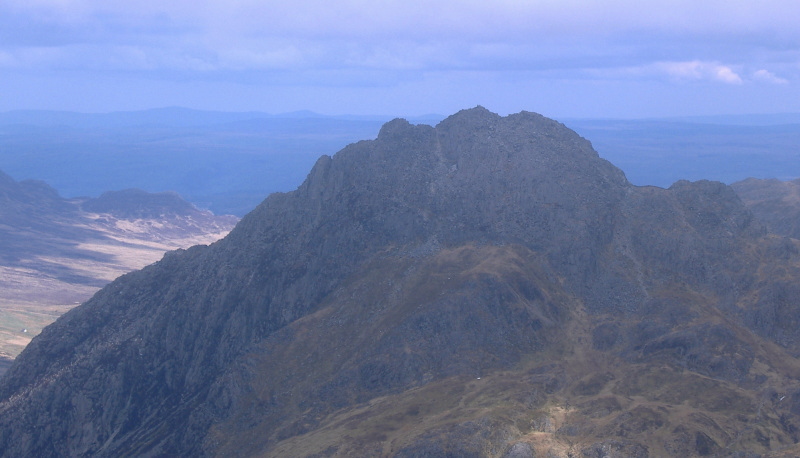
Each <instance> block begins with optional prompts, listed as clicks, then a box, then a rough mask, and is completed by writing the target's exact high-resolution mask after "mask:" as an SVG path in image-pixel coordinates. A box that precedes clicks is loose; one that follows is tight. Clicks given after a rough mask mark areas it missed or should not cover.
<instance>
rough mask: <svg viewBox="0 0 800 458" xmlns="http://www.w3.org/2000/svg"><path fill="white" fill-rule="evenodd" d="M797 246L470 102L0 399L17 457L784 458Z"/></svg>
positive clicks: (713, 200) (795, 396)
mask: <svg viewBox="0 0 800 458" xmlns="http://www.w3.org/2000/svg"><path fill="white" fill-rule="evenodd" d="M799 249H800V242H798V241H797V240H796V239H791V238H788V237H783V236H779V235H775V234H771V233H769V232H767V230H766V229H765V227H764V226H763V225H762V224H761V223H759V221H758V220H757V219H755V217H754V216H753V213H751V212H750V211H749V210H748V209H747V208H746V207H745V206H744V205H743V203H742V201H741V200H740V199H739V197H738V196H737V195H736V193H735V192H734V191H733V189H732V188H730V187H729V186H726V185H724V184H722V183H717V182H709V181H699V182H688V181H680V182H677V183H675V184H674V185H673V186H671V187H670V188H669V189H662V188H656V187H637V186H633V185H631V184H630V183H629V182H628V181H627V179H626V178H625V176H624V174H623V173H622V172H621V171H620V170H619V169H617V168H616V167H614V166H613V165H612V164H611V163H609V162H607V161H606V160H604V159H602V158H600V157H599V156H598V154H597V153H596V152H595V151H594V150H593V148H592V146H591V144H590V143H589V142H588V141H587V140H585V139H583V138H581V137H580V136H578V135H577V134H576V133H575V132H573V131H571V130H569V129H567V128H566V127H565V126H564V125H562V124H560V123H558V122H555V121H552V120H549V119H546V118H544V117H542V116H540V115H537V114H534V113H528V112H522V113H518V114H514V115H510V116H507V117H500V116H498V115H496V114H493V113H491V112H489V111H487V110H486V109H484V108H481V107H477V108H474V109H470V110H464V111H461V112H458V113H456V114H454V115H452V116H450V117H448V118H447V119H445V120H443V121H442V122H440V123H439V124H437V125H436V126H435V127H431V126H427V125H411V124H409V123H408V122H407V121H404V120H401V119H397V120H394V121H391V122H389V123H387V124H385V125H384V126H383V127H382V128H381V130H380V132H379V134H378V137H377V138H376V139H375V140H371V141H361V142H358V143H354V144H351V145H349V146H347V147H346V148H344V149H343V150H341V151H340V152H338V153H337V154H336V155H335V156H333V157H328V156H323V157H322V158H320V159H319V160H318V161H317V163H316V165H315V166H314V168H313V169H312V170H311V172H310V173H309V175H308V177H307V178H306V180H305V181H304V182H303V184H302V185H301V186H300V187H299V188H298V189H297V190H295V191H293V192H289V193H282V194H273V195H271V196H269V197H268V198H267V199H266V200H265V201H264V202H263V203H262V204H261V205H259V206H258V207H257V208H256V209H255V210H254V211H252V212H251V213H249V214H248V215H247V216H245V217H244V218H243V219H242V220H241V221H240V222H239V224H238V225H237V226H236V228H234V229H233V230H232V231H231V233H230V234H229V235H228V236H227V237H225V238H224V239H223V240H221V241H219V242H217V243H214V244H212V245H209V246H198V247H193V248H190V249H188V250H178V251H175V252H172V253H169V254H167V255H166V256H164V258H163V259H162V260H161V261H159V262H158V263H155V264H153V265H150V266H148V267H146V268H144V269H142V270H140V271H136V272H132V273H130V274H127V275H124V276H122V277H120V278H119V279H117V280H116V281H114V282H113V283H111V284H110V285H108V286H106V287H105V288H103V289H102V290H101V291H99V292H98V293H97V294H96V295H95V296H94V297H93V298H92V299H91V300H89V301H87V302H86V303H84V304H83V305H81V306H80V307H77V308H75V309H73V310H72V311H70V312H69V313H67V314H65V315H64V316H62V317H61V318H60V319H59V320H58V321H56V322H55V323H54V324H52V325H51V326H49V327H47V328H46V329H45V330H43V331H42V333H41V334H40V335H39V336H38V337H37V338H35V339H34V340H33V341H32V342H31V343H30V344H29V345H28V347H27V348H26V349H25V351H24V352H23V353H22V354H21V355H20V356H19V357H18V358H17V359H16V361H15V362H14V364H13V366H12V367H11V368H10V369H9V370H8V372H7V373H6V375H5V376H4V378H2V379H0V399H1V400H2V401H0V450H2V451H3V453H4V456H84V455H93V456H120V455H124V456H132V455H135V456H204V455H205V456H400V457H412V456H413V457H422V456H494V457H533V456H536V457H543V456H559V457H566V456H586V457H612V456H630V457H644V456H741V457H749V456H794V455H795V454H797V453H798V452H800V446H798V445H797V444H798V440H800V429H798V428H800V420H798V418H800V383H799V382H798V378H799V377H800V360H798V355H800V340H799V339H798V337H800V327H798V325H797V324H798V323H797V317H798V313H797V311H798V310H797V303H796V301H795V299H794V298H796V297H800V294H798V293H800V291H798V285H800V281H798V280H800V251H799Z"/></svg>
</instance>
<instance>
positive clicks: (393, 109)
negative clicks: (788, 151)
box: [0, 0, 800, 118]
mask: <svg viewBox="0 0 800 458" xmlns="http://www.w3.org/2000/svg"><path fill="white" fill-rule="evenodd" d="M798 19H800V1H797V0H760V1H740V0H692V1H687V0H662V1H657V2H655V1H649V0H638V1H633V0H606V1H587V0H530V1H522V0H494V1H492V2H487V1H485V0H482V1H471V0H463V1H451V0H438V1H422V0H401V1H394V0H385V1H381V0H371V1H361V0H340V1H336V0H327V1H326V0H293V1H292V2H287V1H285V0H282V1H271V0H260V1H259V0H191V1H190V0H133V1H129V2H123V1H118V0H3V1H2V2H1V3H0V111H8V110H15V109H54V110H70V111H83V112H107V111H125V110H138V109H147V108H155V107H163V106H183V107H189V108H198V109H209V110H224V111H247V110H257V111H266V112H271V113H281V112H288V111H296V110H313V111H317V112H320V113H325V114H382V115H398V116H402V115H405V116H412V115H421V114H426V113H438V114H449V113H452V112H454V111H457V110H458V109H461V108H468V107H472V106H475V105H479V104H480V105H483V106H485V107H487V108H489V109H490V110H492V111H495V112H498V113H501V114H506V113H512V112H517V111H520V110H530V111H536V112H540V113H543V114H545V115H548V116H552V117H560V118H565V117H603V118H608V117H622V118H638V117H658V116H685V115H707V114H744V113H785V112H800V89H798V87H800V27H798V25H797V21H798Z"/></svg>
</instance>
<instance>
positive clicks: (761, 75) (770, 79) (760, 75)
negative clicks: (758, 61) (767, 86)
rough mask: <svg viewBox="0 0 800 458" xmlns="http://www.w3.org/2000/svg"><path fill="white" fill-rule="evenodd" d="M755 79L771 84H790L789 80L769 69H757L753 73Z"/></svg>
mask: <svg viewBox="0 0 800 458" xmlns="http://www.w3.org/2000/svg"><path fill="white" fill-rule="evenodd" d="M753 79H755V80H757V81H762V82H765V83H771V84H789V80H787V79H784V78H781V77H779V76H776V75H775V74H774V73H772V72H770V71H769V70H764V69H761V70H757V71H755V72H754V73H753Z"/></svg>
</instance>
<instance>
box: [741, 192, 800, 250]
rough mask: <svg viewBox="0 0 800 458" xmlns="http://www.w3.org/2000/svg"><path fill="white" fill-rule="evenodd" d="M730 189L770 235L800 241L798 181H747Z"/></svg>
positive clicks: (799, 194)
mask: <svg viewBox="0 0 800 458" xmlns="http://www.w3.org/2000/svg"><path fill="white" fill-rule="evenodd" d="M731 186H732V187H733V189H734V190H736V192H737V193H738V194H739V196H740V197H741V198H742V201H743V202H744V203H745V205H747V207H748V208H750V209H751V210H752V211H753V214H755V215H756V217H758V218H759V219H761V220H762V221H763V222H764V224H765V225H766V226H767V227H768V228H769V230H770V231H772V232H774V233H776V234H780V235H784V236H787V237H792V238H795V239H800V180H793V181H779V180H759V179H756V178H748V179H746V180H743V181H739V182H736V183H734V184H732V185H731Z"/></svg>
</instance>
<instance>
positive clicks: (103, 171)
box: [0, 108, 800, 216]
mask: <svg viewBox="0 0 800 458" xmlns="http://www.w3.org/2000/svg"><path fill="white" fill-rule="evenodd" d="M391 118H392V116H325V115H320V114H316V113H311V112H297V113H286V114H279V115H272V114H268V113H261V112H242V113H236V112H214V111H200V110H190V109H185V108H162V109H154V110H145V111H131V112H116V113H104V114H87V113H70V112H52V111H14V112H6V113H0V150H2V151H3V154H2V155H0V169H2V170H4V171H6V173H8V174H9V175H11V176H13V177H15V178H16V179H18V180H22V179H28V178H35V179H41V180H44V181H46V182H47V183H49V184H50V185H52V186H54V187H55V188H56V189H58V190H59V191H60V192H61V193H62V194H63V195H65V196H68V197H79V196H91V197H97V196H99V195H100V193H102V192H105V191H107V190H109V189H121V188H138V189H144V190H147V191H149V192H160V191H165V190H174V191H177V192H178V193H179V194H180V195H181V196H183V197H184V198H186V199H187V200H188V201H190V202H192V203H193V204H195V205H197V206H198V207H200V208H206V209H210V210H211V211H213V212H214V213H216V214H234V215H237V216H242V215H244V214H246V213H247V212H249V211H250V210H252V209H253V208H255V206H256V205H258V203H259V202H261V200H262V199H263V198H264V197H265V196H267V195H269V194H270V193H272V192H286V191H290V190H292V189H294V188H296V187H297V186H298V185H299V184H300V183H301V182H302V181H303V179H304V178H305V175H306V173H307V171H308V170H309V169H310V168H311V166H312V165H313V164H314V162H315V161H316V159H317V158H318V157H319V156H321V155H323V154H328V155H330V154H333V153H334V152H336V151H338V150H340V149H341V148H343V147H344V146H346V145H348V144H350V143H354V142H357V141H360V140H364V139H373V138H375V135H376V134H377V132H378V130H379V129H380V126H381V124H382V123H384V122H386V121H389V120H390V119H391ZM443 118H444V117H443V116H437V115H428V116H420V117H417V118H409V119H408V120H409V121H410V122H411V123H425V124H435V123H437V122H439V121H440V120H441V119H443ZM566 124H567V125H568V126H570V127H571V128H573V129H575V130H576V131H577V132H578V133H580V134H581V135H582V136H584V137H586V138H589V139H591V141H592V143H593V145H594V147H595V149H597V150H598V151H599V153H600V155H601V157H604V158H606V159H608V160H610V161H612V162H613V163H615V164H616V165H618V166H619V167H621V168H622V170H623V171H624V172H625V173H626V175H627V177H628V179H629V180H630V181H631V182H632V183H634V184H637V185H656V186H660V187H668V186H670V185H671V184H672V183H674V182H675V181H678V180H680V179H691V180H696V179H713V180H719V181H723V182H725V183H732V182H735V181H739V180H743V179H745V178H748V177H756V178H779V179H782V180H788V179H795V178H798V177H800V172H798V171H797V169H796V166H795V164H797V163H800V152H798V148H797V145H799V144H800V116H798V115H791V114H787V115H760V116H739V117H700V118H683V119H655V120H581V119H574V120H567V121H566ZM76 176H79V177H81V178H80V179H79V180H76V179H75V178H74V177H76Z"/></svg>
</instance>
